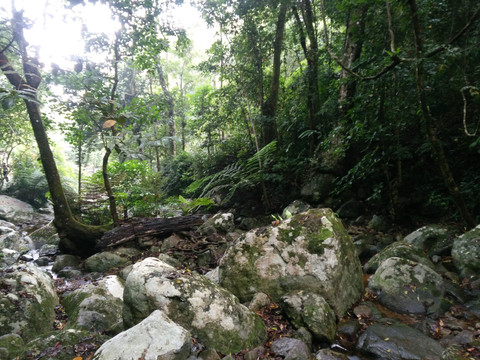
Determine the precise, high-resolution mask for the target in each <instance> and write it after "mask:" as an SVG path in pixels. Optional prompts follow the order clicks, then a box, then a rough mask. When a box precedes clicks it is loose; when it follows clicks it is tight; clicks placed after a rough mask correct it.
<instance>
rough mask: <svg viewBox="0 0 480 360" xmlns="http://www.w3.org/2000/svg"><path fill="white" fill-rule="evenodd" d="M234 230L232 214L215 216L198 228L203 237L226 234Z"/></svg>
mask: <svg viewBox="0 0 480 360" xmlns="http://www.w3.org/2000/svg"><path fill="white" fill-rule="evenodd" d="M234 230H235V222H234V217H233V214H232V213H221V214H215V215H213V216H212V217H211V218H210V219H208V220H207V221H205V223H204V224H203V225H201V226H200V227H199V228H198V231H199V232H200V233H201V234H204V235H211V234H213V233H220V234H226V233H229V232H231V231H234Z"/></svg>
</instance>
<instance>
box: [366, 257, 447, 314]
mask: <svg viewBox="0 0 480 360" xmlns="http://www.w3.org/2000/svg"><path fill="white" fill-rule="evenodd" d="M368 287H369V288H370V289H372V290H373V291H375V292H376V293H377V294H378V300H379V301H380V303H381V304H382V305H384V306H386V307H387V308H389V309H391V310H393V311H396V312H399V313H411V314H427V313H428V314H430V313H435V314H439V313H441V312H443V311H445V310H446V309H445V306H447V305H448V304H447V303H446V302H445V300H444V298H443V296H444V294H445V286H444V283H443V279H442V277H441V276H440V275H439V274H437V273H436V272H435V271H434V270H432V269H431V268H430V267H428V266H425V265H423V264H421V263H417V262H414V261H411V260H407V259H402V258H398V257H392V258H389V259H387V260H385V261H383V262H382V263H381V264H380V266H379V268H378V269H377V271H376V272H375V274H374V275H372V277H371V278H370V280H369V284H368Z"/></svg>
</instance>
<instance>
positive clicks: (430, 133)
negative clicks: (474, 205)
mask: <svg viewBox="0 0 480 360" xmlns="http://www.w3.org/2000/svg"><path fill="white" fill-rule="evenodd" d="M408 3H409V5H410V15H411V20H412V29H413V35H414V41H415V50H416V57H417V59H416V61H415V64H416V66H415V79H416V84H417V97H418V101H419V103H420V110H421V114H422V118H423V123H424V128H425V133H426V135H427V139H428V142H429V143H430V146H431V147H432V153H433V157H434V158H435V160H436V161H437V163H438V165H439V167H440V171H441V173H442V176H443V179H444V181H445V184H446V186H447V188H448V191H449V192H450V196H451V197H452V199H453V201H454V202H455V205H456V206H457V208H458V210H459V211H460V214H461V215H462V218H463V221H464V222H465V224H466V225H467V226H469V227H474V226H475V220H474V219H473V217H472V215H471V214H470V212H469V211H468V209H467V206H466V205H465V201H464V200H463V197H462V195H461V193H460V190H459V188H458V185H457V183H456V181H455V178H454V176H453V173H452V171H451V170H450V166H449V164H448V160H447V157H446V155H445V152H444V150H443V147H442V144H441V142H440V140H439V139H438V138H437V134H436V130H435V124H434V119H433V118H432V116H431V115H430V111H429V108H428V100H427V94H426V92H425V71H424V67H423V63H424V61H425V58H424V53H423V40H422V37H421V28H420V21H419V19H418V7H417V2H416V0H408Z"/></svg>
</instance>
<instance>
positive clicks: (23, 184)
mask: <svg viewBox="0 0 480 360" xmlns="http://www.w3.org/2000/svg"><path fill="white" fill-rule="evenodd" d="M10 178H11V179H12V183H11V184H10V185H9V187H8V189H7V193H8V194H9V195H11V196H13V197H15V198H17V199H19V200H22V201H25V202H27V203H29V204H30V205H32V206H33V207H35V208H41V207H44V206H45V205H46V204H47V202H48V199H47V192H48V184H47V179H46V178H45V174H44V172H43V169H42V167H41V164H40V163H39V162H38V161H36V160H35V159H34V158H32V157H30V156H22V157H21V158H18V159H15V161H14V163H13V166H12V171H11V172H10Z"/></svg>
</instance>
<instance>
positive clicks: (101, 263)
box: [84, 251, 130, 273]
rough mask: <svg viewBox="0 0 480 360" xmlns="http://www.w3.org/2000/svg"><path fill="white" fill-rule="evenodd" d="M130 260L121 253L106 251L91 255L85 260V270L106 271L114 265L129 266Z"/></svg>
mask: <svg viewBox="0 0 480 360" xmlns="http://www.w3.org/2000/svg"><path fill="white" fill-rule="evenodd" d="M129 263H130V261H129V260H128V259H126V258H124V257H122V256H120V255H117V254H114V253H111V252H108V251H105V252H101V253H97V254H95V255H92V256H90V257H89V258H87V259H86V260H85V265H84V266H85V270H86V271H88V272H100V273H101V272H104V271H107V270H110V269H112V268H114V267H124V266H127V265H128V264H129Z"/></svg>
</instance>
